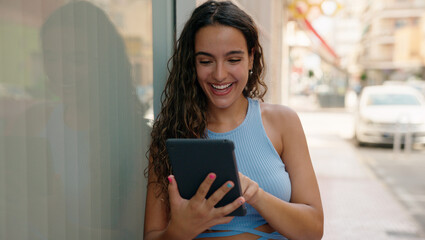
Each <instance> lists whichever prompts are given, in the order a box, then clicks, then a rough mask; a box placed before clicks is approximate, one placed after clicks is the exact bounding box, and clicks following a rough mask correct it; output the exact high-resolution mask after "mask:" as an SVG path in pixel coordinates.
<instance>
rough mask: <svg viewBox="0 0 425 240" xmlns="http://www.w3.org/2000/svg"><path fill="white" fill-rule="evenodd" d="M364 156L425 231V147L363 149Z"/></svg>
mask: <svg viewBox="0 0 425 240" xmlns="http://www.w3.org/2000/svg"><path fill="white" fill-rule="evenodd" d="M361 153H362V156H363V159H364V160H365V162H366V163H367V164H368V166H369V167H370V168H371V169H372V170H373V171H374V173H375V174H376V176H377V177H378V178H379V179H381V180H382V181H383V182H384V183H385V184H386V185H387V186H388V187H389V188H390V190H391V192H392V193H393V194H394V195H395V196H396V197H397V199H398V200H399V201H400V202H401V203H402V204H403V205H404V206H405V207H406V208H407V209H408V211H409V212H410V214H411V215H412V216H413V217H414V218H415V219H416V220H417V222H418V223H419V224H420V225H421V227H422V229H423V230H424V231H425V150H424V149H417V150H414V151H412V152H411V153H406V152H401V153H398V154H394V150H393V149H391V148H389V149H388V148H387V149H380V151H376V150H375V149H374V148H371V147H364V148H362V149H361Z"/></svg>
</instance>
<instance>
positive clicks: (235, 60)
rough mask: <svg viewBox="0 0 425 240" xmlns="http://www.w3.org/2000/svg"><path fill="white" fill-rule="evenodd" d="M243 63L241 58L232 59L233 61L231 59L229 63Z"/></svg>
mask: <svg viewBox="0 0 425 240" xmlns="http://www.w3.org/2000/svg"><path fill="white" fill-rule="evenodd" d="M240 61H241V59H240V58H232V59H229V62H230V63H238V62H240Z"/></svg>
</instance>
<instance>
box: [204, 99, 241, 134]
mask: <svg viewBox="0 0 425 240" xmlns="http://www.w3.org/2000/svg"><path fill="white" fill-rule="evenodd" d="M247 111H248V99H246V98H245V97H241V98H240V99H239V100H237V101H236V102H235V103H234V104H232V105H231V106H230V107H228V108H214V107H212V106H210V107H208V117H207V122H208V126H207V127H208V129H209V130H211V131H213V132H227V131H230V130H232V129H235V128H236V127H238V126H239V125H240V124H241V123H242V122H243V121H244V120H245V117H246V114H247Z"/></svg>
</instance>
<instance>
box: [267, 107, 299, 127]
mask: <svg viewBox="0 0 425 240" xmlns="http://www.w3.org/2000/svg"><path fill="white" fill-rule="evenodd" d="M260 109H261V116H262V118H263V121H267V122H269V123H275V124H277V125H285V126H287V125H288V124H289V125H292V124H297V123H299V117H298V114H297V113H296V112H295V111H294V110H293V109H291V108H290V107H288V106H284V105H279V104H270V103H264V102H263V103H260ZM273 125H274V124H273Z"/></svg>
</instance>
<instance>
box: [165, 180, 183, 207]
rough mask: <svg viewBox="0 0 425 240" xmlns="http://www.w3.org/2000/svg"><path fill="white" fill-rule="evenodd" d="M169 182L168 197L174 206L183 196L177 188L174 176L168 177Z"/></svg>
mask: <svg viewBox="0 0 425 240" xmlns="http://www.w3.org/2000/svg"><path fill="white" fill-rule="evenodd" d="M168 182H169V184H168V195H169V198H170V204H171V205H173V204H175V203H177V201H179V200H180V199H181V196H180V193H179V189H178V186H177V181H176V178H175V177H174V176H173V175H170V176H168Z"/></svg>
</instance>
